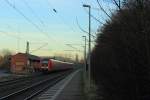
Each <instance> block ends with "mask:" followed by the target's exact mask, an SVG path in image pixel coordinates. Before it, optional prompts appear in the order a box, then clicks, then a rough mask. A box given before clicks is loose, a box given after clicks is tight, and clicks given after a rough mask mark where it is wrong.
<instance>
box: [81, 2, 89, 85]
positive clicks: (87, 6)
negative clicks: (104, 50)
mask: <svg viewBox="0 0 150 100" xmlns="http://www.w3.org/2000/svg"><path fill="white" fill-rule="evenodd" d="M83 7H86V8H89V52H88V79H89V87H90V83H91V6H90V5H85V4H84V5H83Z"/></svg>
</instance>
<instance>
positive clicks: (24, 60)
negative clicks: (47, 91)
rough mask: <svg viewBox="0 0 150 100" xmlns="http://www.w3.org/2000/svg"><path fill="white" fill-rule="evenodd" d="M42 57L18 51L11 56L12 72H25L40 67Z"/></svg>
mask: <svg viewBox="0 0 150 100" xmlns="http://www.w3.org/2000/svg"><path fill="white" fill-rule="evenodd" d="M40 60H41V59H40V57H38V56H35V55H30V54H26V53H17V54H15V55H13V56H12V57H11V72H12V73H17V74H25V73H29V72H34V71H36V70H38V69H39V68H40Z"/></svg>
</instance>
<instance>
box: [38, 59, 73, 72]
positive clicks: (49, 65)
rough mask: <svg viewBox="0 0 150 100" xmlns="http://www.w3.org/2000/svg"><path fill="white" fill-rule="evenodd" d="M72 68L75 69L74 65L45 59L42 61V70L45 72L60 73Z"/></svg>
mask: <svg viewBox="0 0 150 100" xmlns="http://www.w3.org/2000/svg"><path fill="white" fill-rule="evenodd" d="M72 68H73V63H69V62H63V61H59V60H54V59H48V58H43V59H42V60H41V68H40V70H41V71H43V72H51V71H58V70H67V69H72Z"/></svg>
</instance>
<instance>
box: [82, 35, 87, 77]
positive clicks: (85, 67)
mask: <svg viewBox="0 0 150 100" xmlns="http://www.w3.org/2000/svg"><path fill="white" fill-rule="evenodd" d="M82 37H83V38H84V43H85V44H84V68H83V70H84V71H83V74H84V80H85V78H86V69H87V66H86V65H87V61H86V36H82Z"/></svg>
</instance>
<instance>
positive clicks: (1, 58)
mask: <svg viewBox="0 0 150 100" xmlns="http://www.w3.org/2000/svg"><path fill="white" fill-rule="evenodd" d="M11 55H12V52H11V51H9V50H7V49H4V50H2V51H1V55H0V68H1V69H9V68H10V57H11Z"/></svg>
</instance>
